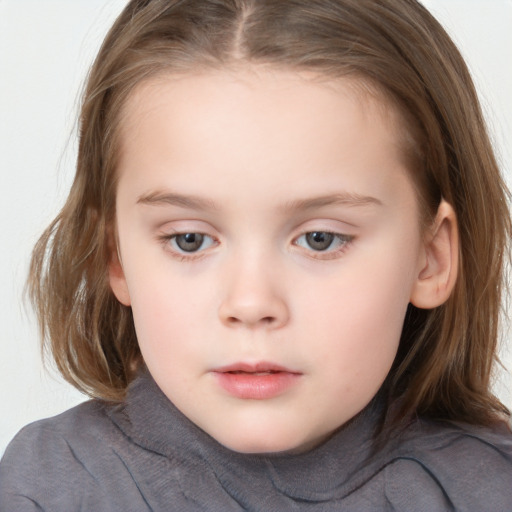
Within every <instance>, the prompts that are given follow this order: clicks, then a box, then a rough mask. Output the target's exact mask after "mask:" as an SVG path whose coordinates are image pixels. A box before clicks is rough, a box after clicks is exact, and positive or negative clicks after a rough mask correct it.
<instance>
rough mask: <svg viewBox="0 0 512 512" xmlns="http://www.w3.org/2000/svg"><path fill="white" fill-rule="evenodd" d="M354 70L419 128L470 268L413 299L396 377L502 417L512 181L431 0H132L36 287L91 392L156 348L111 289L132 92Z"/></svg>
mask: <svg viewBox="0 0 512 512" xmlns="http://www.w3.org/2000/svg"><path fill="white" fill-rule="evenodd" d="M240 63H242V64H245V65H247V64H248V65H258V64H262V65H269V66H276V67H279V68H280V69H290V70H309V71H314V72H316V73H317V74H318V75H321V76H325V77H328V78H337V77H343V76H352V77H355V78H356V79H358V80H360V81H363V82H366V83H367V84H370V85H371V87H373V88H374V89H375V90H378V91H380V93H382V94H383V95H385V97H386V100H387V101H388V102H389V103H390V104H392V105H393V106H394V107H395V108H396V109H397V111H398V112H399V113H400V114H401V116H402V119H403V120H404V125H405V126H406V128H407V129H408V130H409V133H410V134H411V135H410V137H411V140H412V149H413V151H412V152H411V153H413V154H414V155H415V158H414V159H413V161H414V164H411V165H410V167H411V169H410V173H411V176H412V178H413V181H414V183H415V184H416V186H417V189H418V196H419V200H420V204H421V205H422V208H423V210H424V211H425V212H426V213H428V215H430V216H432V215H433V214H435V211H436V209H437V206H438V205H439V202H440V200H441V198H444V199H445V200H446V201H448V202H449V203H450V204H451V205H452V206H453V208H454V209H455V212H456V215H457V219H458V227H459V233H460V254H459V276H458V280H457V282H456V285H455V289H454V291H453V293H452V295H451V296H450V298H449V300H448V301H447V302H446V303H445V304H444V305H442V306H440V307H438V308H435V309H432V310H420V309H417V308H415V307H413V306H412V305H410V306H409V310H408V312H407V315H406V319H405V324H404V328H403V335H402V339H401V342H400V348H399V351H398V354H397V357H396V361H395V364H394V366H393V368H392V371H391V373H390V375H389V377H388V379H387V381H386V384H385V388H384V389H385V390H386V392H387V394H388V398H389V399H390V400H396V399H397V398H400V404H401V414H402V415H409V414H423V415H426V416H430V417H435V418H444V419H453V420H461V421H466V422H471V423H480V424H487V423H489V422H491V421H493V419H495V418H496V417H497V415H498V414H499V413H506V408H505V407H504V406H503V405H502V404H500V402H499V401H498V400H497V399H496V398H495V397H494V396H493V395H492V393H491V391H490V386H491V377H492V369H493V366H494V363H495V359H496V352H497V340H498V334H499V322H498V320H499V317H500V304H501V296H502V291H503V286H504V279H503V269H504V260H505V256H506V255H507V247H508V240H509V238H510V234H511V222H510V217H509V212H508V206H507V192H506V187H505V185H504V183H503V180H502V178H501V176H500V173H499V169H498V166H497V163H496V160H495V157H494V155H493V151H492V147H491V144H490V141H489V138H488V135H487V133H486V128H485V123H484V119H483V116H482V112H481V109H480V106H479V102H478V99H477V94H476V92H475V88H474V86H473V83H472V80H471V77H470V75H469V72H468V70H467V67H466V65H465V63H464V61H463V59H462V57H461V55H460V54H459V52H458V50H457V48H456V47H455V45H454V44H453V42H452V41H451V40H450V38H449V36H448V35H447V34H446V32H445V31H444V30H443V28H442V27H441V26H440V25H439V23H438V22H437V21H436V20H435V19H434V18H433V17H432V16H431V15H430V14H429V12H428V11H427V10H426V9H425V8H424V7H422V5H421V4H419V3H418V2H416V1H415V0H279V1H276V0H132V1H130V2H129V3H128V5H127V6H126V7H125V9H124V11H123V12H122V13H121V15H120V16H119V17H118V19H117V21H116V22H115V24H114V26H113V27H112V28H111V30H110V32H109V33H108V35H107V36H106V39H105V41H104V43H103V46H102V47H101V49H100V51H99V54H98V56H97V58H96V61H95V63H94V65H93V67H92V69H91V71H90V74H89V77H88V82H87V87H86V90H85V95H84V98H83V104H82V110H81V117H80V142H79V152H78V162H77V169H76V176H75V180H74V183H73V185H72V188H71V191H70V194H69V197H68V200H67V202H66V204H65V206H64V208H63V209H62V211H61V212H60V214H59V215H58V217H57V218H56V219H55V220H54V221H53V223H52V224H51V225H50V227H49V228H48V229H47V230H46V231H45V233H44V234H43V236H42V237H41V239H40V240H39V242H38V244H37V246H36V248H35V250H34V254H33V259H32V265H31V272H30V279H29V289H30V294H31V298H32V300H33V303H34V304H35V307H36V308H37V312H38V315H39V320H40V325H41V329H42V335H43V340H44V344H45V345H44V346H46V347H47V348H48V350H49V351H50V352H51V353H52V355H53V357H54V358H55V360H56V362H57V365H58V368H59V369H60V371H61V373H62V374H63V375H64V377H65V378H66V379H67V380H68V381H69V382H71V383H72V384H73V385H75V386H76V387H77V388H79V389H80V390H82V391H84V392H86V393H88V394H89V395H91V396H96V397H101V398H104V399H108V400H119V399H122V398H123V396H124V393H125V391H126V388H127V386H128V384H129V383H130V381H131V380H132V379H133V378H134V375H135V372H136V369H137V367H138V365H139V363H140V362H141V355H140V352H139V348H138V344H137V338H136V333H135V329H134V324H133V319H132V315H131V310H130V308H127V307H125V306H123V305H121V304H120V303H119V302H118V301H117V300H116V298H115V297H114V295H113V293H112V291H111V290H110V287H109V283H108V277H107V267H108V263H109V260H110V257H111V251H112V250H113V248H112V242H111V240H112V236H111V235H112V230H113V225H114V222H115V192H116V158H117V156H118V155H117V152H118V151H117V148H118V140H117V137H118V133H119V129H118V128H119V126H118V125H119V123H120V122H122V115H121V113H122V107H123V105H124V104H125V103H126V100H127V98H129V96H130V94H131V92H132V91H133V89H134V88H135V87H136V86H137V85H138V84H140V83H141V82H143V81H145V80H148V79H150V78H152V77H155V76H156V75H158V74H161V73H169V72H171V73H172V72H187V71H193V70H196V71H197V70H204V69H209V68H222V67H226V66H233V65H237V64H240Z"/></svg>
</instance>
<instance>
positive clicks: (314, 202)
mask: <svg viewBox="0 0 512 512" xmlns="http://www.w3.org/2000/svg"><path fill="white" fill-rule="evenodd" d="M336 205H340V206H350V207H352V206H383V203H382V201H380V200H379V199H377V198H376V197H371V196H363V195H360V194H351V193H348V192H342V193H336V194H329V195H325V196H318V197H311V198H306V199H297V200H294V201H290V202H288V203H286V204H285V205H284V206H283V208H282V210H283V211H294V210H299V211H304V210H306V211H307V210H314V209H318V208H323V207H325V206H336Z"/></svg>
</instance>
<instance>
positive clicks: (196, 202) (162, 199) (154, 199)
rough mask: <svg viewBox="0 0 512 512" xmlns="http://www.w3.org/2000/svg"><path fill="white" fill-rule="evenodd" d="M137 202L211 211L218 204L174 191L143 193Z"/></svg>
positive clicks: (215, 208)
mask: <svg viewBox="0 0 512 512" xmlns="http://www.w3.org/2000/svg"><path fill="white" fill-rule="evenodd" d="M137 204H146V205H153V206H165V205H171V206H179V207H181V208H188V209H190V210H204V211H212V210H218V206H217V205H216V204H215V203H214V202H213V201H211V200H210V199H205V198H202V197H198V196H194V195H184V194H176V193H174V192H166V191H155V192H150V193H148V194H143V195H141V196H140V197H139V198H138V199H137Z"/></svg>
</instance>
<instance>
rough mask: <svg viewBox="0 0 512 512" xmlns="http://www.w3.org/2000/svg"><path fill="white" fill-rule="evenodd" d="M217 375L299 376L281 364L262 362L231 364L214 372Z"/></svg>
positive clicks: (296, 372)
mask: <svg viewBox="0 0 512 512" xmlns="http://www.w3.org/2000/svg"><path fill="white" fill-rule="evenodd" d="M213 371H214V372H217V373H228V372H244V373H264V372H286V373H295V374H299V373H300V372H298V371H296V370H291V369H290V368H286V367H285V366H281V365H279V364H275V363H270V362H266V361H261V362H257V363H246V362H238V363H233V364H229V365H227V366H221V367H219V368H215V369H214V370H213Z"/></svg>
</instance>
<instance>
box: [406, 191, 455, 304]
mask: <svg viewBox="0 0 512 512" xmlns="http://www.w3.org/2000/svg"><path fill="white" fill-rule="evenodd" d="M458 260H459V234H458V229H457V218H456V215H455V211H454V210H453V208H452V206H451V205H450V204H449V203H447V202H446V201H445V200H444V199H443V200H442V201H441V203H440V205H439V208H438V210H437V215H436V218H435V220H434V223H433V225H432V228H431V229H430V230H429V232H428V234H427V236H426V237H425V242H424V251H423V258H422V262H421V265H420V268H419V269H418V275H417V276H416V281H415V283H414V286H413V289H412V293H411V298H410V302H411V303H412V304H413V305H414V306H416V307H418V308H421V309H432V308H435V307H437V306H440V305H441V304H443V303H444V302H446V301H447V300H448V297H449V296H450V294H451V292H452V290H453V287H454V286H455V282H456V280H457V271H458Z"/></svg>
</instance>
